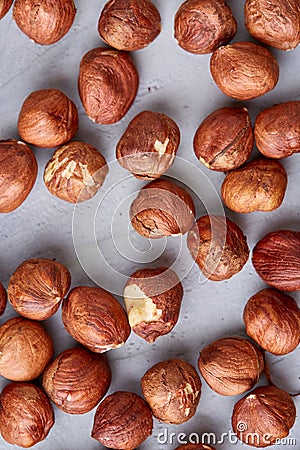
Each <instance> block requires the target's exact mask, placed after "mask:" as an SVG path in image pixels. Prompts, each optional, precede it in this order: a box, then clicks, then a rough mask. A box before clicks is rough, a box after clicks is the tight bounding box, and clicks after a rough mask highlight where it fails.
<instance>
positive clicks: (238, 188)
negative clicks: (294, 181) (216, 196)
mask: <svg viewBox="0 0 300 450" xmlns="http://www.w3.org/2000/svg"><path fill="white" fill-rule="evenodd" d="M286 187H287V173H286V171H285V169H284V167H283V166H282V164H280V162H279V161H274V160H273V159H267V158H259V159H255V160H254V161H251V162H249V163H247V164H245V165H244V166H243V167H240V168H239V169H236V170H234V171H232V172H230V173H228V174H227V175H226V177H225V180H224V181H223V184H222V191H221V192H222V198H223V201H224V203H225V205H226V206H228V208H230V209H232V210H233V211H236V212H239V213H251V212H253V211H273V210H274V209H277V208H279V206H280V205H281V203H282V202H283V198H284V195H285V191H286Z"/></svg>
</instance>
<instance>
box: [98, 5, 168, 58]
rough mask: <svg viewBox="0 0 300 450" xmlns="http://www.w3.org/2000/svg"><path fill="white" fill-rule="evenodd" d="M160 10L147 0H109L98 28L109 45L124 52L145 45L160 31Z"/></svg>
mask: <svg viewBox="0 0 300 450" xmlns="http://www.w3.org/2000/svg"><path fill="white" fill-rule="evenodd" d="M160 28H161V26H160V14H159V11H158V10H157V8H156V7H155V6H154V4H153V3H152V2H151V1H150V0H109V1H108V2H107V3H106V4H105V5H104V8H103V10H102V12H101V15H100V18H99V23H98V31H99V34H100V37H101V38H102V39H103V40H104V41H105V42H106V43H107V44H108V45H110V46H111V47H114V48H116V49H118V50H125V51H128V52H131V51H134V50H139V49H141V48H144V47H146V46H147V45H149V44H150V43H151V42H152V41H153V40H154V39H155V38H156V37H157V36H158V35H159V33H160Z"/></svg>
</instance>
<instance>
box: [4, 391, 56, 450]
mask: <svg viewBox="0 0 300 450" xmlns="http://www.w3.org/2000/svg"><path fill="white" fill-rule="evenodd" d="M53 425H54V413H53V409H52V406H51V403H50V401H49V399H48V397H47V396H46V394H45V393H44V392H43V391H42V389H40V388H39V387H38V386H35V385H34V384H31V383H9V384H8V385H7V386H5V388H4V389H3V391H2V393H1V397H0V430H1V435H2V437H3V439H4V440H5V441H6V442H8V443H9V444H13V445H17V446H19V447H23V448H28V447H32V446H33V445H35V444H37V443H38V442H41V441H43V440H44V439H45V438H46V437H47V435H48V433H49V431H50V429H51V428H52V426H53Z"/></svg>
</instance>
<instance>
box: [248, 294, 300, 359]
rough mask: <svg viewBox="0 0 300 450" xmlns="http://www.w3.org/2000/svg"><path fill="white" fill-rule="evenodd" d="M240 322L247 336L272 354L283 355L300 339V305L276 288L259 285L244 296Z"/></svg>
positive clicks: (293, 347) (291, 349)
mask: <svg viewBox="0 0 300 450" xmlns="http://www.w3.org/2000/svg"><path fill="white" fill-rule="evenodd" d="M244 322H245V326H246V332H247V334H248V336H250V337H251V339H253V340H254V341H255V342H257V344H258V345H260V347H262V348H263V349H264V350H267V351H268V352H270V353H273V354H274V355H286V354H287V353H290V352H292V351H293V350H295V348H296V347H297V346H298V345H299V343H300V309H299V308H298V305H297V303H296V301H295V300H294V299H293V298H292V297H290V296H289V295H286V294H284V293H282V292H280V291H277V290H276V289H263V290H261V291H259V292H257V294H255V295H253V296H252V297H251V298H250V299H249V300H248V302H247V304H246V306H245V309H244Z"/></svg>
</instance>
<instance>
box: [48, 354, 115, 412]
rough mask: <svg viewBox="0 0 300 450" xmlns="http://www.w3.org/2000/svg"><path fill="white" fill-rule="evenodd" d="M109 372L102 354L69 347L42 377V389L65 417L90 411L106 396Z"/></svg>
mask: <svg viewBox="0 0 300 450" xmlns="http://www.w3.org/2000/svg"><path fill="white" fill-rule="evenodd" d="M110 382H111V371H110V368H109V365H108V362H107V360H106V358H105V356H104V355H99V354H96V353H92V352H90V351H89V350H86V349H84V348H71V349H68V350H65V351H64V352H62V353H61V354H60V355H58V356H57V357H56V358H55V360H54V361H53V362H52V363H51V364H50V365H49V366H48V367H47V368H46V370H45V372H44V374H43V388H44V389H45V391H46V393H47V394H48V396H49V397H50V399H51V400H52V401H53V402H54V403H55V405H56V406H57V407H58V408H60V409H61V410H63V411H64V412H66V413H69V414H84V413H86V412H88V411H91V410H92V409H93V408H94V407H95V406H96V405H97V404H98V403H99V401H100V400H101V399H102V398H103V397H104V395H105V394H106V392H107V390H108V388H109V385H110Z"/></svg>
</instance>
